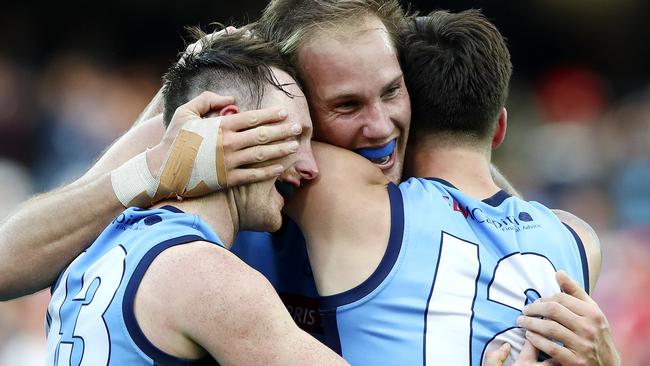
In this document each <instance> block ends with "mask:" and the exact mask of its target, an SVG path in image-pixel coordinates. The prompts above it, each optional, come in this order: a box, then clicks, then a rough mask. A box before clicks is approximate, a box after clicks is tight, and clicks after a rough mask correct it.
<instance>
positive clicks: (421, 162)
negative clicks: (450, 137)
mask: <svg viewBox="0 0 650 366" xmlns="http://www.w3.org/2000/svg"><path fill="white" fill-rule="evenodd" d="M490 158H491V154H490V151H489V149H488V150H487V151H483V150H481V149H480V148H475V147H473V146H465V145H453V144H449V143H444V142H443V143H440V142H439V141H438V142H436V141H435V139H428V140H426V141H419V142H417V143H415V144H414V146H413V148H412V150H411V167H412V170H411V173H412V175H413V176H415V177H435V178H441V179H444V180H446V181H448V182H450V183H451V184H453V185H454V186H456V188H458V189H459V190H461V191H463V192H464V193H465V194H468V195H470V196H472V197H474V198H477V199H485V198H488V197H491V196H492V195H494V194H495V193H496V192H498V191H499V190H500V189H499V187H498V186H497V185H496V183H495V182H494V180H493V179H492V174H491V169H490Z"/></svg>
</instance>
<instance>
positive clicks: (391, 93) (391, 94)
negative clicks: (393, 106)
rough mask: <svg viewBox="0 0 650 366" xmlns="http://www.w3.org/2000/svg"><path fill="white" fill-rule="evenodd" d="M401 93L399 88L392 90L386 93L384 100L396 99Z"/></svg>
mask: <svg viewBox="0 0 650 366" xmlns="http://www.w3.org/2000/svg"><path fill="white" fill-rule="evenodd" d="M399 92H400V87H399V86H396V87H393V88H390V89H388V90H387V91H386V93H384V98H386V99H391V98H395V97H396V96H397V95H399Z"/></svg>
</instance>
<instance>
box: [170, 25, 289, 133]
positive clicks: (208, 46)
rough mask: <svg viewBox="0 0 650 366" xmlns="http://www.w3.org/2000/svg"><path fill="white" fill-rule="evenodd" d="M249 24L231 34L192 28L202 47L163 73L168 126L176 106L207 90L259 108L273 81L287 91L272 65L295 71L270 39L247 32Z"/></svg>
mask: <svg viewBox="0 0 650 366" xmlns="http://www.w3.org/2000/svg"><path fill="white" fill-rule="evenodd" d="M246 30H247V28H243V29H240V30H238V31H236V32H234V33H231V34H223V35H219V36H216V37H212V39H210V37H206V34H205V33H204V32H203V31H201V30H200V29H198V28H190V29H189V31H190V32H191V33H192V34H193V36H194V39H196V40H199V42H200V44H201V50H200V51H198V52H195V53H192V54H188V55H186V56H183V60H182V61H180V62H178V63H176V64H174V65H172V66H171V67H170V68H169V70H168V71H167V73H166V74H165V76H164V77H163V98H164V111H163V120H164V122H165V126H168V125H169V122H170V121H171V119H172V117H173V115H174V112H175V111H176V108H178V107H179V106H181V105H183V104H185V103H187V102H188V101H190V100H191V99H192V98H194V97H196V96H198V95H199V94H201V93H202V92H204V91H206V90H207V91H212V92H215V93H217V94H221V95H228V96H233V97H235V100H236V101H237V105H238V106H239V108H241V109H242V110H248V109H257V108H260V106H261V102H262V99H263V97H264V92H265V90H266V88H267V87H268V86H270V85H272V86H274V87H275V88H277V89H279V90H281V91H283V92H285V93H287V95H289V96H292V95H291V94H290V93H288V92H287V91H285V90H284V89H283V85H281V84H279V82H278V81H277V79H276V78H275V76H274V74H273V71H272V70H271V67H275V68H277V69H280V70H282V71H285V72H287V73H288V74H289V75H291V76H292V77H293V78H294V79H295V72H294V70H293V68H291V67H290V66H289V65H288V64H287V63H286V62H285V61H284V60H283V58H282V57H281V56H280V54H279V53H278V51H277V48H275V47H274V46H273V45H272V44H271V43H270V42H267V41H264V40H262V39H260V38H258V37H252V36H251V35H250V33H248V34H246V33H245V31H246Z"/></svg>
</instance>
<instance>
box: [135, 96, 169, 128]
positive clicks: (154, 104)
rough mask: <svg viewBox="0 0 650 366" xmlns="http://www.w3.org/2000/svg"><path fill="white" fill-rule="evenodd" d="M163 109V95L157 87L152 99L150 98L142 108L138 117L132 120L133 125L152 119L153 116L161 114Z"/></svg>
mask: <svg viewBox="0 0 650 366" xmlns="http://www.w3.org/2000/svg"><path fill="white" fill-rule="evenodd" d="M163 109H164V103H163V95H162V88H160V89H158V92H157V93H156V95H154V97H153V99H151V102H149V104H148V105H147V106H146V107H145V108H144V110H143V111H142V113H140V115H139V116H138V119H136V120H135V122H133V126H134V127H135V126H137V125H139V124H140V123H142V122H144V121H146V120H149V119H152V118H153V117H155V116H157V115H159V114H162V112H163Z"/></svg>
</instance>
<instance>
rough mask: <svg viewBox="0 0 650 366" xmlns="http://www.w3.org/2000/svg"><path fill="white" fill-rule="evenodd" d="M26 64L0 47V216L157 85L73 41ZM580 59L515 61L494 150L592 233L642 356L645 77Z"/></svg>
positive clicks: (632, 356)
mask: <svg viewBox="0 0 650 366" xmlns="http://www.w3.org/2000/svg"><path fill="white" fill-rule="evenodd" d="M43 65H44V66H39V67H38V68H34V67H32V68H30V67H26V66H24V65H23V64H21V63H20V62H18V61H17V60H15V59H12V58H11V57H9V56H8V55H7V54H0V190H1V193H2V197H3V199H2V200H0V220H1V219H2V218H4V217H6V215H8V214H10V212H12V211H13V210H15V209H16V207H17V205H19V204H20V203H21V202H23V201H24V200H26V199H27V198H29V197H30V196H31V195H33V194H37V193H39V192H46V191H49V190H51V189H54V188H55V187H57V186H60V185H62V184H65V183H67V182H71V181H72V180H74V179H75V178H76V177H78V176H80V175H81V174H82V173H83V172H84V171H85V170H86V169H87V168H88V167H89V166H90V164H92V163H93V161H94V160H95V159H97V158H98V157H99V155H100V154H101V152H102V151H103V150H104V149H105V148H106V147H107V146H108V145H109V144H110V143H111V142H112V141H113V140H115V139H116V138H117V137H119V136H120V134H122V133H123V132H124V131H125V130H127V129H128V128H129V127H130V126H131V124H132V123H133V121H134V120H135V119H136V118H137V116H138V114H139V113H140V112H141V111H142V109H143V108H144V106H145V105H146V104H147V103H148V101H149V100H150V98H151V97H152V96H153V95H154V94H155V92H156V90H157V89H158V87H159V81H160V76H161V75H160V74H159V72H158V71H152V70H151V69H148V68H147V67H146V65H139V64H137V63H132V64H128V65H123V64H120V65H115V64H113V65H111V64H107V63H106V62H104V61H103V60H100V59H94V58H93V57H91V56H89V55H86V54H84V53H83V52H80V51H79V52H76V51H67V52H65V53H60V54H56V55H55V56H54V57H52V58H51V60H48V61H47V62H45V63H43ZM609 83H610V80H608V79H607V77H606V76H604V75H601V74H599V73H598V72H597V71H595V70H592V69H590V68H589V67H588V66H583V65H579V64H578V65H575V64H573V65H569V64H567V65H556V66H553V67H551V68H548V69H547V70H544V72H543V73H542V74H541V76H540V77H538V78H536V79H534V80H532V81H531V80H530V79H526V80H522V79H518V76H517V64H516V63H515V75H514V79H513V81H512V84H511V94H510V97H509V100H508V103H507V108H508V111H509V126H508V137H507V138H506V142H505V144H504V146H502V147H501V148H500V149H499V150H498V151H497V152H496V154H495V162H496V164H497V166H498V167H499V168H500V169H501V170H502V172H503V173H504V174H505V176H506V177H508V178H509V179H510V181H511V183H512V184H513V185H514V187H515V188H516V189H518V190H519V192H520V193H521V194H522V195H523V196H524V197H525V198H527V199H530V200H538V201H540V202H542V203H545V204H547V205H549V206H551V207H554V208H559V209H564V210H567V211H570V212H572V213H574V214H576V215H578V216H580V217H581V218H583V219H584V220H586V221H587V222H589V223H590V224H591V225H592V226H593V227H594V229H595V230H596V231H597V233H598V234H599V236H600V239H601V244H602V249H603V258H604V261H603V266H602V272H601V276H600V281H599V284H598V286H597V289H596V291H595V293H594V294H592V295H593V297H594V298H595V299H596V301H597V302H598V303H599V304H600V306H601V308H602V309H603V311H604V312H605V314H606V315H607V317H608V318H609V321H610V324H611V326H612V329H613V332H614V336H615V340H616V344H617V346H618V348H619V350H620V351H621V354H622V357H623V364H625V365H628V366H641V365H649V364H650V348H649V347H648V346H647V345H648V344H650V307H648V306H647V304H646V303H645V301H644V300H646V299H647V300H650V291H648V289H650V269H648V267H649V266H648V264H649V263H650V239H649V238H650V85H648V86H647V87H641V88H636V87H635V88H633V89H632V90H628V91H627V92H625V93H617V95H615V96H614V95H612V93H610V92H609V90H610V84H609ZM48 301H49V292H48V291H43V292H40V293H37V294H35V295H32V296H28V297H25V298H22V299H18V300H14V301H10V302H4V303H0V366H6V365H32V364H33V365H36V364H39V365H40V364H42V361H43V359H44V356H43V355H44V350H45V336H44V329H43V327H44V317H45V308H46V306H47V302H48Z"/></svg>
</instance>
